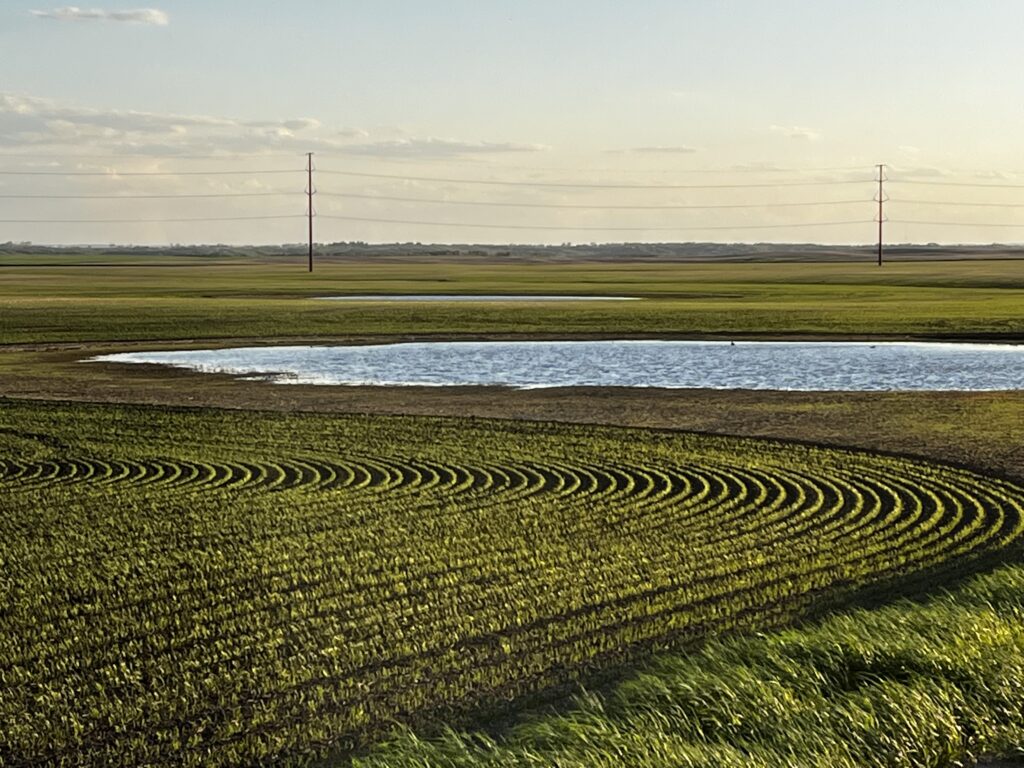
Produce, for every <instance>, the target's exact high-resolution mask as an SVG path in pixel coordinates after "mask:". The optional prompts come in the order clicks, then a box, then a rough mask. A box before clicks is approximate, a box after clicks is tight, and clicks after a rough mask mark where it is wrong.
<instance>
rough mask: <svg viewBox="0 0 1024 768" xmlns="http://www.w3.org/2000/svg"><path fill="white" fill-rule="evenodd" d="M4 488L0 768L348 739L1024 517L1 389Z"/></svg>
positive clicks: (753, 476) (507, 435)
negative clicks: (19, 398) (35, 398)
mask: <svg viewBox="0 0 1024 768" xmlns="http://www.w3.org/2000/svg"><path fill="white" fill-rule="evenodd" d="M0 489H2V493H3V497H2V498H3V505H4V515H3V517H2V518H0V566H2V567H0V573H2V577H0V579H2V581H0V587H2V611H0V638H2V646H0V680H2V681H3V686H2V688H0V764H4V765H21V764H26V765H27V764H33V765H35V764H105V765H114V764H121V765H141V764H148V765H152V764H168V765H171V764H174V765H197V766H199V765H203V766H209V765H239V764H256V763H262V762H268V761H269V762H274V763H275V764H279V763H280V764H291V763H300V762H303V761H304V760H307V759H312V758H318V759H319V758H326V757H331V756H336V757H338V756H343V755H345V754H348V753H349V752H350V751H351V750H352V749H354V748H358V747H366V746H368V745H370V744H372V743H373V741H374V740H376V739H378V738H380V737H381V736H383V735H385V734H386V733H387V731H388V730H389V729H390V728H391V727H392V726H393V725H394V724H395V723H396V722H400V723H405V724H408V725H414V726H419V727H424V728H429V727H431V726H432V725H435V724H437V723H440V722H456V723H458V722H462V723H466V722H480V721H481V720H483V719H485V718H493V717H495V716H497V715H499V714H508V713H509V712H510V711H514V709H515V707H516V706H521V705H522V704H523V703H524V702H529V701H531V700H533V699H534V698H536V697H538V696H541V697H543V696H545V695H546V696H551V695H553V694H554V693H557V692H558V691H559V690H563V689H565V686H566V684H568V683H570V682H572V681H574V680H584V681H587V680H591V679H599V678H600V673H601V672H602V670H605V669H609V668H612V667H614V666H615V665H622V664H623V663H626V662H630V661H631V660H633V659H635V658H640V657H642V656H643V655H645V654H648V653H650V652H651V651H652V650H655V649H659V648H670V647H675V648H678V647H681V646H687V645H690V644H693V643H695V642H697V641H700V640H702V639H705V638H707V637H709V636H712V635H721V634H723V633H729V632H733V631H736V630H743V629H752V628H764V627H769V626H774V625H779V624H783V623H788V622H791V621H793V620H795V619H797V618H799V617H801V616H806V615H809V614H811V613H820V612H821V611H822V610H823V609H824V608H826V607H829V606H831V607H837V606H843V605H847V604H850V603H851V602H852V601H854V600H856V599H858V598H859V597H863V596H864V595H866V594H872V593H878V592H879V591H880V590H881V591H884V592H885V593H886V594H893V593H898V592H899V591H900V590H904V589H906V590H910V589H919V588H920V586H921V583H922V582H923V581H927V580H931V579H935V578H937V575H938V574H942V575H943V577H944V578H949V577H951V576H953V575H956V574H958V573H969V572H971V571H972V570H973V569H974V568H976V567H977V566H978V564H979V563H982V562H987V561H989V560H991V558H993V557H998V556H1000V555H1001V554H1004V553H1006V552H1007V551H1009V548H1011V547H1014V546H1015V545H1016V543H1017V541H1018V540H1019V538H1020V534H1021V530H1022V524H1024V488H1021V487H1019V486H1016V485H1014V484H1012V483H1009V482H1006V481H1002V480H998V479H994V478H990V477H984V476H981V475H978V474H976V473H973V472H969V471H966V470H962V469H956V468H953V467H948V466H941V465H936V464H928V463H924V462H920V461H912V460H908V459H901V458H895V457H884V456H878V455H870V454H863V453H856V452H849V451H840V450H828V449H821V448H814V447H806V446H798V445H789V444H783V443H776V442H766V441H756V440H741V439H730V438H713V437H707V436H705V437H700V436H693V435H686V434H678V433H668V432H659V431H644V430H620V429H611V428H601V427H591V428H583V427H567V426H560V425H555V424H540V423H515V422H504V423H502V422H489V421H475V420H457V419H424V418H420V419H409V418H380V417H376V418H370V417H338V416H321V415H300V414H291V415H289V414H268V413H254V414H245V413H239V412H227V411H201V410H195V411H188V410H171V409H158V408H133V407H125V406H100V405H97V406H86V405H59V404H46V403H37V404H27V403H17V402H12V401H8V402H6V403H4V404H3V405H2V407H0ZM381 759H382V760H384V762H383V763H381V764H382V765H387V764H390V763H389V762H388V761H387V758H381ZM417 764H419V763H417ZM430 764H442V763H440V762H434V763H430ZM502 764H506V763H502Z"/></svg>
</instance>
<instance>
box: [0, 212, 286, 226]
mask: <svg viewBox="0 0 1024 768" xmlns="http://www.w3.org/2000/svg"><path fill="white" fill-rule="evenodd" d="M304 218H306V214H304V213H294V214H285V215H282V216H202V217H198V218H195V217H190V218H172V219H0V224H170V223H179V222H188V221H269V220H271V219H304Z"/></svg>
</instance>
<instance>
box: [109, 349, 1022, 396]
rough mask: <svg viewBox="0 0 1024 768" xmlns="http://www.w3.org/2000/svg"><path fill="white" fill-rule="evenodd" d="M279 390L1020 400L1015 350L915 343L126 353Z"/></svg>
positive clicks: (127, 357) (130, 359)
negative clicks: (491, 389) (1012, 396)
mask: <svg viewBox="0 0 1024 768" xmlns="http://www.w3.org/2000/svg"><path fill="white" fill-rule="evenodd" d="M92 360H93V361H96V362H108V363H150V364H159V365H169V366H174V367H178V368H188V369H192V370H195V371H201V372H207V373H226V374H233V375H241V376H245V377H248V378H260V379H266V380H268V381H272V382H275V383H279V384H327V385H375V386H417V385H418V386H503V387H515V388H524V389H528V388H539V387H580V386H582V387H598V386H600V387H666V388H687V389H689V388H696V389H776V390H800V391H872V390H874V391H880V390H961V391H981V390H1008V389H1024V346H1015V345H1007V344H939V343H915V342H891V343H869V342H770V341H765V342H760V341H759V342H721V341H480V342H477V341H473V342H423V343H408V344H383V345H371V346H292V347H240V348H234V349H208V350H189V351H170V352H129V353H121V354H113V355H103V356H100V357H95V358H92Z"/></svg>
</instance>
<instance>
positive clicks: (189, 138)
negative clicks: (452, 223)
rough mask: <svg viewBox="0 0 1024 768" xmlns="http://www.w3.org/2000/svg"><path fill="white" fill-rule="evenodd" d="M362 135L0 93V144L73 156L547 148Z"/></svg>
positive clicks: (300, 123)
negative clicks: (82, 104) (96, 154)
mask: <svg viewBox="0 0 1024 768" xmlns="http://www.w3.org/2000/svg"><path fill="white" fill-rule="evenodd" d="M376 135H378V136H379V135H380V134H379V133H377V134H376ZM385 135H386V134H385ZM369 138H370V134H368V132H367V131H365V130H362V129H358V128H345V127H339V126H325V125H323V124H322V123H321V121H319V120H317V119H315V118H312V117H296V118H288V119H282V120H238V119H233V118H229V117H219V116H213V115H179V114H173V113H158V112H140V111H133V110H114V109H97V108H92V107H81V106H77V105H69V104H64V103H59V102H57V101H54V100H51V99H44V98H39V97H35V96H26V95H21V94H14V93H3V92H0V148H22V149H25V148H35V150H36V151H45V150H48V149H51V150H57V151H63V150H66V149H70V148H73V150H74V154H88V153H94V154H95V153H100V152H102V153H107V154H112V155H124V156H136V157H140V156H152V157H182V156H188V155H221V154H247V153H252V154H260V153H267V152H281V153H294V154H297V155H298V154H303V153H305V152H319V153H325V154H326V153H346V154H352V155H361V156H365V157H379V158H409V159H418V158H425V159H430V158H441V159H448V158H456V157H466V156H486V155H494V154H507V153H523V152H541V151H544V150H546V149H547V147H544V146H541V145H537V144H516V143H513V142H489V141H461V140H456V139H441V138H418V137H414V136H405V137H402V138H397V139H388V140H379V141H368V139H369Z"/></svg>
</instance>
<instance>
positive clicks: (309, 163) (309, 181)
mask: <svg viewBox="0 0 1024 768" xmlns="http://www.w3.org/2000/svg"><path fill="white" fill-rule="evenodd" d="M306 215H307V218H308V219H309V271H310V272H312V271H313V153H312V152H307V153H306Z"/></svg>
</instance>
